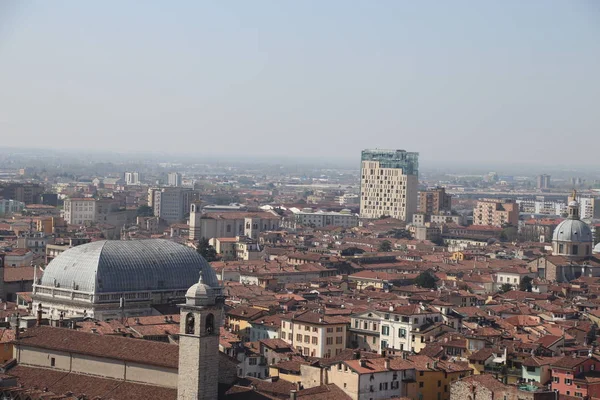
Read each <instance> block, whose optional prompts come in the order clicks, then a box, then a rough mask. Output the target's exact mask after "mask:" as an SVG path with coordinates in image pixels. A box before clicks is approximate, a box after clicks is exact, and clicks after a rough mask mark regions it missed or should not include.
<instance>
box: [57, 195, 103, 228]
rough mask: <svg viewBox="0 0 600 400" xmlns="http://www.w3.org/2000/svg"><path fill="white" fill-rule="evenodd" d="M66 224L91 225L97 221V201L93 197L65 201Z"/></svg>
mask: <svg viewBox="0 0 600 400" xmlns="http://www.w3.org/2000/svg"><path fill="white" fill-rule="evenodd" d="M63 212H64V216H63V218H64V219H65V222H66V223H67V224H69V225H89V224H91V223H93V222H95V221H96V199H93V198H91V197H83V198H70V199H65V201H64V207H63Z"/></svg>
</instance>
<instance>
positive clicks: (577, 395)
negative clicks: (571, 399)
mask: <svg viewBox="0 0 600 400" xmlns="http://www.w3.org/2000/svg"><path fill="white" fill-rule="evenodd" d="M575 397H583V393H581V392H575Z"/></svg>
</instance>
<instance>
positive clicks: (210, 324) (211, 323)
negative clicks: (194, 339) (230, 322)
mask: <svg viewBox="0 0 600 400" xmlns="http://www.w3.org/2000/svg"><path fill="white" fill-rule="evenodd" d="M204 330H205V332H206V333H207V334H209V335H210V334H212V333H213V332H214V330H215V316H214V315H212V314H208V315H207V316H206V320H205V322H204Z"/></svg>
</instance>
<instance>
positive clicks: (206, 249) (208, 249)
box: [196, 238, 217, 262]
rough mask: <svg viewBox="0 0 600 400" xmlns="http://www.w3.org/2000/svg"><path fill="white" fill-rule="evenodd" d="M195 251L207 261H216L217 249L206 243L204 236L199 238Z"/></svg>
mask: <svg viewBox="0 0 600 400" xmlns="http://www.w3.org/2000/svg"><path fill="white" fill-rule="evenodd" d="M196 251H197V252H198V254H200V255H201V256H202V257H204V259H205V260H206V261H208V262H211V261H217V251H216V250H215V248H214V247H212V246H211V245H210V244H209V243H208V239H206V238H201V239H200V240H199V241H198V247H197V248H196Z"/></svg>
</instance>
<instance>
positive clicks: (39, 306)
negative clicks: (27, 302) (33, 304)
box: [37, 303, 44, 326]
mask: <svg viewBox="0 0 600 400" xmlns="http://www.w3.org/2000/svg"><path fill="white" fill-rule="evenodd" d="M43 312H44V311H43V310H42V303H40V304H38V310H37V326H40V325H42V313H43Z"/></svg>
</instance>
